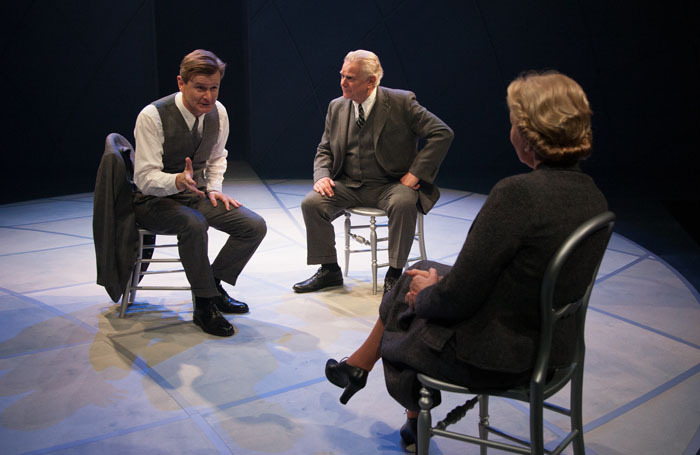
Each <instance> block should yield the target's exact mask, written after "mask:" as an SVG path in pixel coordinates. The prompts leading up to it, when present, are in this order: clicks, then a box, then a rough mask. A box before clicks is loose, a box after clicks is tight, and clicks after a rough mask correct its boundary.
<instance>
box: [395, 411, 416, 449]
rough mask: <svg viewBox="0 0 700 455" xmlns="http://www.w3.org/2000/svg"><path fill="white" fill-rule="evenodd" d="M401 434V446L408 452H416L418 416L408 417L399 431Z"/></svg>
mask: <svg viewBox="0 0 700 455" xmlns="http://www.w3.org/2000/svg"><path fill="white" fill-rule="evenodd" d="M399 435H400V436H401V446H402V447H403V448H404V450H405V451H406V452H411V453H414V452H415V451H416V441H417V440H418V436H417V435H418V418H417V417H407V418H406V423H404V424H403V426H402V427H401V430H400V431H399Z"/></svg>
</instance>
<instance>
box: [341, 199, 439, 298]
mask: <svg viewBox="0 0 700 455" xmlns="http://www.w3.org/2000/svg"><path fill="white" fill-rule="evenodd" d="M351 215H362V216H368V217H369V224H361V225H357V224H356V225H353V224H351V222H350V217H351ZM379 216H387V215H386V212H385V211H384V210H381V209H378V208H375V207H351V208H348V209H345V276H348V269H349V265H350V255H351V254H353V253H366V252H368V251H369V252H370V253H371V256H372V263H371V267H372V294H376V293H377V269H378V268H380V267H388V266H389V263H388V262H385V263H382V264H377V251H387V249H388V248H377V243H379V242H386V241H388V240H389V237H381V238H377V228H378V227H382V228H383V227H387V226H388V225H387V224H377V219H376V218H377V217H379ZM367 228H369V240H367V239H365V238H364V237H362V236H361V235H358V234H353V232H352V231H353V230H357V229H367ZM423 232H424V231H423V214H422V213H421V212H418V219H417V221H416V234H415V237H414V238H415V240H418V247H419V249H420V256H416V257H411V258H408V260H407V262H413V261H418V260H424V259H427V257H428V256H427V255H426V253H425V236H424V234H423ZM350 238H353V239H354V240H355V241H356V242H358V243H361V244H363V245H365V246H369V249H367V248H364V249H359V250H352V249H350Z"/></svg>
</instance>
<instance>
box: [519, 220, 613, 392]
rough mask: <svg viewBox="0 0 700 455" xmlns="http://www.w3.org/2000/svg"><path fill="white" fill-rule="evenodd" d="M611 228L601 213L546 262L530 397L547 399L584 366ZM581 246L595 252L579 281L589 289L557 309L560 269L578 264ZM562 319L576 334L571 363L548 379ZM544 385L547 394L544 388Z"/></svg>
mask: <svg viewBox="0 0 700 455" xmlns="http://www.w3.org/2000/svg"><path fill="white" fill-rule="evenodd" d="M614 225H615V214H614V213H612V212H604V213H601V214H600V215H597V216H595V217H593V218H591V219H589V220H588V221H586V222H584V223H583V224H582V225H581V226H579V227H578V228H577V229H576V230H575V231H574V232H572V233H571V234H570V235H569V236H568V237H567V238H566V240H564V242H563V243H562V245H561V246H560V247H559V248H558V249H557V251H556V252H555V253H554V255H553V256H552V259H550V261H549V265H548V266H547V269H546V270H545V273H544V276H543V279H542V286H541V288H540V340H539V346H538V352H537V359H536V362H535V367H534V370H533V374H532V379H531V382H530V393H531V395H533V396H534V395H540V396H542V395H544V397H548V396H551V395H552V394H554V393H556V392H557V391H558V390H560V389H561V388H562V387H563V386H564V385H566V383H567V382H568V381H569V379H570V378H571V376H572V374H573V373H574V372H575V371H576V369H577V368H578V367H581V366H582V365H583V359H584V356H585V344H584V329H585V321H586V311H587V310H588V301H589V299H590V297H591V291H592V290H593V285H594V284H595V279H596V276H597V274H598V269H599V267H600V263H601V261H602V260H603V255H604V253H605V249H606V247H607V244H608V241H609V239H610V236H611V235H612V230H613V227H614ZM584 245H585V246H586V247H587V248H593V249H595V251H593V253H591V252H588V251H587V256H588V255H590V254H594V255H593V256H592V257H593V258H594V259H595V262H594V264H593V270H592V275H590V276H585V277H583V278H582V279H585V280H586V281H587V282H588V286H587V287H586V289H585V292H584V293H583V295H581V297H580V298H578V299H577V300H576V301H573V302H570V303H567V304H565V305H562V306H559V307H556V306H555V302H554V300H555V290H556V288H557V282H558V279H559V277H560V274H561V272H562V269H563V268H564V266H565V265H566V264H567V261H569V260H572V261H575V260H577V258H576V257H574V254H575V253H576V252H577V251H580V248H581V247H582V246H584ZM588 257H591V256H588ZM564 317H575V318H576V325H577V329H578V333H577V339H576V350H575V354H574V359H573V362H572V363H571V364H570V365H568V366H567V367H565V368H562V369H559V370H557V371H556V372H555V373H554V376H550V377H548V374H550V375H551V372H550V371H548V366H549V358H550V353H551V346H552V338H553V335H554V330H555V326H556V324H557V322H558V321H559V320H560V319H561V318H564ZM545 384H546V390H545V388H544V387H545Z"/></svg>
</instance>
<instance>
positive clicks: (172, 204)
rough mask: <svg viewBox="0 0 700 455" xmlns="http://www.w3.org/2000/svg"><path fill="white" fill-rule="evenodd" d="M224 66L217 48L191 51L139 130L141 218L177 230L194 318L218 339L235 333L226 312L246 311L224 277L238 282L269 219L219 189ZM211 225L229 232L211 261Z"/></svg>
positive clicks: (159, 229)
mask: <svg viewBox="0 0 700 455" xmlns="http://www.w3.org/2000/svg"><path fill="white" fill-rule="evenodd" d="M225 68H226V64H225V63H223V62H222V61H221V60H219V58H218V57H217V56H216V55H214V54H213V53H212V52H209V51H205V50H201V49H198V50H195V51H193V52H191V53H189V54H188V55H186V56H185V58H184V59H183V60H182V63H181V64H180V74H179V75H178V76H177V85H178V87H179V89H180V91H179V92H176V93H173V94H172V95H169V96H166V97H165V98H161V99H159V100H158V101H154V102H153V103H152V104H149V105H148V106H146V107H145V108H144V109H143V110H142V111H141V113H140V114H139V116H138V118H137V119H136V127H135V130H134V137H135V138H136V148H135V162H134V182H135V184H136V186H137V187H138V190H139V191H138V192H137V193H136V194H135V196H134V210H135V212H136V221H137V222H138V224H139V225H140V226H142V227H144V228H146V229H149V230H151V231H153V232H155V233H156V234H176V235H177V238H178V248H179V251H180V258H181V260H182V265H183V268H184V269H185V274H186V275H187V280H188V281H189V282H190V286H191V287H192V293H193V294H194V302H193V303H194V314H193V321H194V323H195V324H197V325H198V326H199V327H201V328H202V330H204V331H205V332H207V333H210V334H212V335H217V336H231V335H233V334H234V328H233V326H232V325H231V323H229V322H228V321H227V320H226V318H224V317H223V316H222V315H221V313H234V314H240V313H247V312H248V311H249V310H248V305H246V304H245V303H243V302H240V301H238V300H236V299H235V298H233V297H231V296H230V295H228V293H227V292H226V290H225V289H224V288H223V286H222V285H221V281H225V282H227V283H229V284H231V285H235V284H236V279H237V278H238V275H240V273H241V271H242V270H243V267H245V265H246V263H247V262H248V260H249V259H250V258H251V256H252V255H253V253H254V252H255V250H256V249H257V248H258V245H260V242H261V241H262V239H263V238H264V237H265V234H266V232H267V226H266V224H265V220H263V219H262V218H261V217H260V216H259V215H258V214H256V213H254V212H253V211H251V210H248V209H247V208H245V207H243V206H242V205H241V203H240V202H238V201H237V200H235V199H233V198H232V197H230V196H227V195H225V194H224V193H223V192H222V183H223V180H224V172H225V171H226V164H227V163H226V156H227V155H228V152H227V151H226V149H225V146H226V140H227V139H228V133H229V123H228V115H227V113H226V108H224V106H223V104H221V103H220V102H218V101H217V97H218V95H219V87H220V85H221V79H222V78H223V76H224V70H225ZM209 226H211V227H214V228H216V229H218V230H220V231H223V232H225V233H227V234H229V238H228V240H227V241H226V244H225V245H224V246H223V248H222V249H221V251H220V252H219V254H218V256H217V257H216V260H214V262H213V263H211V264H210V263H209V257H208V254H207V253H208V237H207V229H208V228H209Z"/></svg>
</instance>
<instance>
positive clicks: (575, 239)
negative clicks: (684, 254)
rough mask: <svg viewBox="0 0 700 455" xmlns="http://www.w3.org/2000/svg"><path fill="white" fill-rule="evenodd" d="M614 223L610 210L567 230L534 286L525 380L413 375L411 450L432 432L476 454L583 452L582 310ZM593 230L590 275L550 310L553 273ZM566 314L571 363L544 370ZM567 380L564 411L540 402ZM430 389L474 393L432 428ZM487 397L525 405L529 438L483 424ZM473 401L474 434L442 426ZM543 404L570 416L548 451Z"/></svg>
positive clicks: (423, 452)
mask: <svg viewBox="0 0 700 455" xmlns="http://www.w3.org/2000/svg"><path fill="white" fill-rule="evenodd" d="M614 224H615V215H614V214H613V213H612V212H605V213H602V214H600V215H598V216H595V217H593V218H592V219H590V220H588V221H587V222H585V223H583V224H582V225H581V226H580V227H579V228H578V229H576V230H575V231H574V232H573V233H572V234H570V235H569V237H568V238H567V239H566V240H565V241H564V243H563V244H562V245H561V246H560V247H559V249H558V250H557V251H556V253H555V254H554V256H553V257H552V259H551V260H550V262H549V265H548V267H547V269H546V271H545V273H544V276H543V279H542V285H541V288H540V327H541V333H540V339H539V346H538V352H537V357H536V362H535V366H534V369H533V373H532V376H531V379H530V382H529V383H527V384H523V385H522V386H519V387H514V388H511V389H508V390H477V389H470V388H468V387H462V386H458V385H455V384H450V383H447V382H444V381H440V380H437V379H434V378H431V377H429V376H427V375H425V374H421V373H419V374H418V380H419V381H420V383H421V384H422V387H421V390H420V395H421V397H420V399H419V405H420V408H421V411H420V414H419V416H418V435H417V436H418V437H417V439H418V440H417V444H416V448H417V453H418V454H419V455H427V454H428V448H429V444H430V438H431V437H432V436H443V437H447V438H451V439H456V440H459V441H463V442H468V443H471V444H478V445H480V446H481V454H482V455H485V454H486V453H487V450H488V447H493V448H496V449H500V450H504V451H507V452H513V453H521V454H538V455H539V454H543V453H551V454H559V453H561V452H562V451H563V450H564V448H566V447H567V446H568V445H569V444H570V443H572V442H573V449H574V454H576V455H584V452H585V448H584V444H583V418H582V415H581V408H582V394H583V363H584V357H585V344H584V327H585V322H586V311H587V309H588V301H589V299H590V296H591V291H592V290H593V285H594V283H595V278H596V275H597V273H598V268H599V267H600V262H601V261H602V258H603V253H604V252H605V246H606V245H607V242H608V240H609V239H610V236H611V235H612V229H613V226H614ZM597 233H600V236H602V237H603V238H600V242H601V244H602V246H601V247H600V248H601V251H600V257H599V258H598V260H597V263H596V264H595V267H594V272H593V275H592V277H590V278H589V277H586V279H587V280H588V279H590V283H589V285H588V287H587V289H586V291H585V293H584V294H583V296H582V297H581V298H579V299H578V300H576V301H575V302H571V303H568V304H566V305H563V306H560V307H557V308H554V307H553V300H554V290H555V287H556V284H557V279H558V277H559V273H560V272H561V270H562V268H563V267H564V265H565V263H566V261H567V260H568V259H569V258H570V257H571V255H572V254H573V252H574V251H575V250H577V248H578V247H579V246H580V245H581V244H582V243H583V242H584V241H586V240H587V239H589V238H591V237H592V236H593V235H594V234H597ZM603 242H604V243H603ZM596 246H597V244H596ZM574 261H575V259H574ZM566 316H570V317H575V318H576V325H577V328H578V337H577V340H576V351H575V357H574V360H573V361H572V363H571V364H569V365H567V366H566V367H564V368H558V369H549V368H548V362H549V355H550V349H551V343H552V335H553V331H554V326H555V324H556V322H557V321H558V320H559V319H561V318H563V317H566ZM569 382H571V389H570V409H565V408H562V407H559V406H556V405H554V404H551V403H547V402H545V401H544V400H545V399H548V398H549V397H551V396H552V395H554V394H555V393H556V392H558V391H559V390H561V389H562V388H563V387H564V386H565V385H566V384H568V383H569ZM433 390H442V391H445V392H455V393H462V394H473V395H476V396H475V397H474V398H472V399H470V400H468V401H467V402H466V403H465V404H463V405H461V406H458V407H456V408H455V409H453V410H452V411H450V413H448V414H447V416H446V417H445V419H444V420H442V421H440V422H438V423H437V425H435V426H434V427H433V426H432V416H431V414H430V412H431V408H432V407H433V399H432V391H433ZM489 396H498V397H505V398H510V399H515V400H519V401H524V402H527V403H529V405H530V440H529V441H528V440H526V439H524V438H522V437H519V436H515V435H512V434H509V433H506V432H505V431H503V430H500V429H498V428H497V427H495V426H492V425H491V424H490V423H489V414H488V404H489ZM477 403H479V418H480V422H479V437H474V436H471V435H466V434H462V433H456V432H453V431H448V430H447V429H446V428H447V426H448V425H451V424H453V423H455V422H457V421H459V420H460V419H461V418H462V417H464V415H465V414H466V412H467V411H468V410H469V409H471V408H473V407H474V406H475V405H476V404H477ZM544 408H546V409H549V410H552V411H555V412H558V413H560V414H564V415H567V416H569V417H570V419H571V431H570V432H569V433H568V434H567V435H566V436H565V437H564V438H562V439H560V440H559V441H557V442H558V444H557V446H556V447H555V448H554V449H552V450H548V449H545V448H544V441H543V422H542V420H543V410H544ZM489 433H494V434H497V435H499V436H501V437H503V438H505V439H506V440H508V441H512V442H514V443H517V444H518V445H515V444H511V443H504V442H499V441H491V440H489V439H488V435H489Z"/></svg>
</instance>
